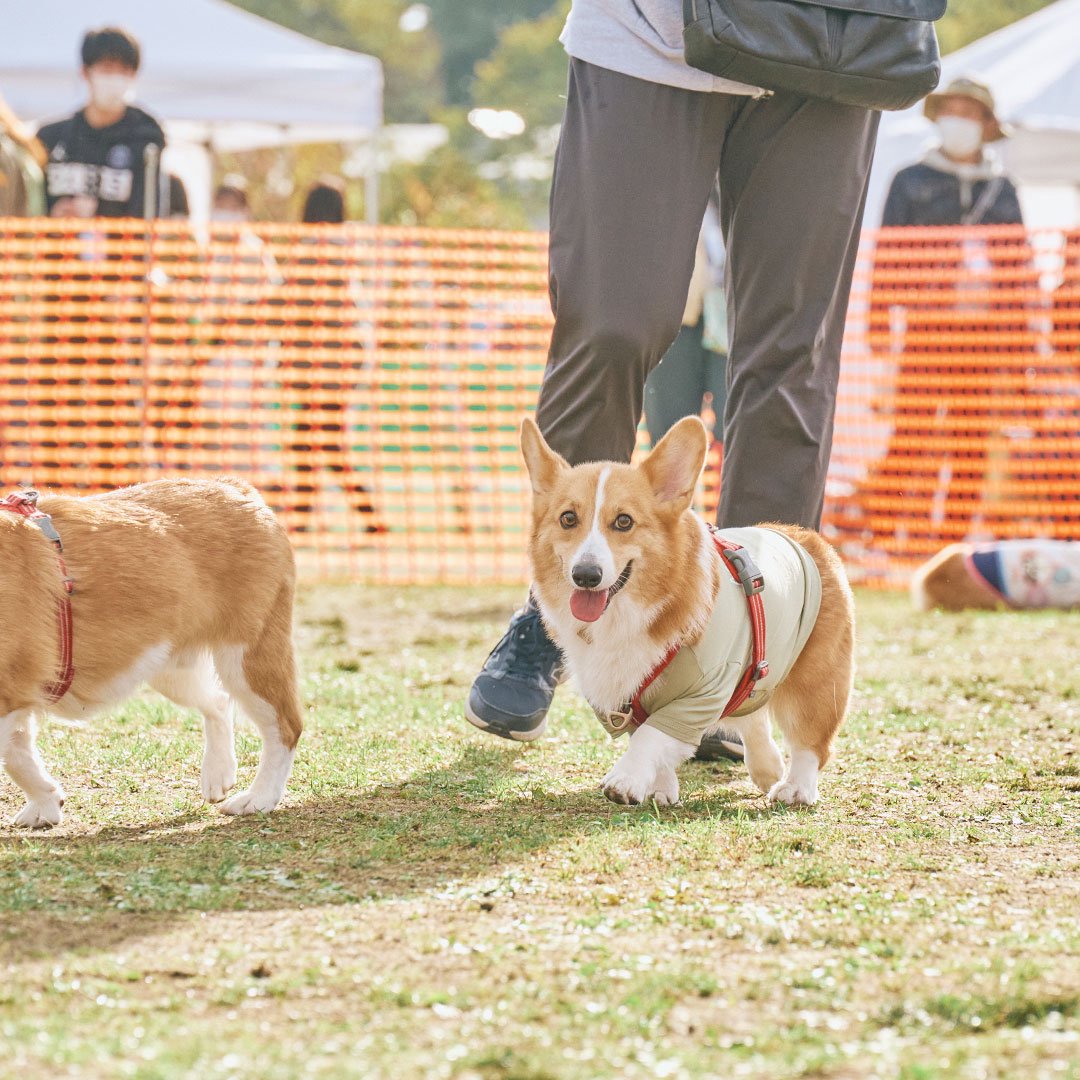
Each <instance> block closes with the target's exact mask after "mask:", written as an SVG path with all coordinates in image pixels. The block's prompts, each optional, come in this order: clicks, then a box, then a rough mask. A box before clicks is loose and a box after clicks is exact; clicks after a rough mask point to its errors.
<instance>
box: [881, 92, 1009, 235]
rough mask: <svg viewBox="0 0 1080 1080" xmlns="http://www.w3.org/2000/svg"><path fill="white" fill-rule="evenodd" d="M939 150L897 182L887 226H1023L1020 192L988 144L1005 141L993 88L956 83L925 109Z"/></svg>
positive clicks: (901, 174) (929, 101) (904, 171)
mask: <svg viewBox="0 0 1080 1080" xmlns="http://www.w3.org/2000/svg"><path fill="white" fill-rule="evenodd" d="M923 112H924V113H925V115H926V117H927V119H929V120H932V121H933V122H934V125H935V127H936V129H937V139H938V141H937V145H936V146H934V147H933V148H932V149H931V150H930V151H929V152H928V153H927V154H926V155H925V156H924V157H923V159H922V161H920V162H918V163H917V164H915V165H909V166H908V167H907V168H906V169H901V170H900V172H898V173H897V174H896V176H895V178H894V179H893V182H892V186H891V187H890V188H889V195H888V198H887V199H886V201H885V211H884V213H883V214H882V219H881V224H882V225H883V226H886V227H889V226H896V225H1021V224H1023V216H1022V214H1021V212H1020V200H1019V199H1018V198H1017V195H1016V187H1015V186H1014V185H1013V183H1012V181H1011V180H1010V179H1009V178H1008V177H1007V176H1006V175H1005V171H1004V169H1003V168H1002V165H1001V162H1000V160H999V159H998V158H997V156H996V155H994V154H993V153H992V152H990V151H988V150H987V149H986V147H987V144H989V143H995V142H998V141H999V140H1000V139H1003V138H1005V129H1004V128H1003V126H1002V124H1001V122H1000V121H999V120H998V118H997V114H996V111H995V109H994V97H993V95H992V94H991V93H990V89H989V87H987V86H985V85H984V84H983V83H981V82H977V81H976V80H975V79H970V78H962V79H954V80H953V81H952V82H951V83H949V85H948V86H946V87H945V89H944V90H941V91H939V92H938V93H935V94H931V95H930V96H929V97H928V98H927V99H926V102H925V104H924V106H923Z"/></svg>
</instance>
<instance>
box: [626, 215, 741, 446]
mask: <svg viewBox="0 0 1080 1080" xmlns="http://www.w3.org/2000/svg"><path fill="white" fill-rule="evenodd" d="M725 262H726V252H725V251H724V238H723V235H722V233H721V230H720V218H719V207H718V206H717V204H716V202H715V200H710V202H709V209H708V211H707V212H706V214H705V219H704V221H703V222H702V224H701V233H700V234H699V236H698V243H697V253H696V257H695V260H694V274H693V276H692V277H691V278H690V290H689V292H688V293H687V296H686V309H685V310H684V311H683V320H682V327H681V328H680V330H679V335H678V337H676V338H675V341H674V342H673V343H672V345H671V348H669V349H668V351H667V352H666V353H665V354H664V359H663V360H662V361H661V362H660V363H659V365H658V366H657V367H655V368H653V370H652V371H651V372H650V373H649V377H648V379H646V381H645V426H646V427H647V428H648V429H649V441H650V443H651V444H652V445H653V446H655V445H656V444H657V443H658V442H659V441H660V440H661V439H662V438H663V437H664V435H665V433H666V432H667V430H668V429H669V428H670V427H671V426H672V424H674V423H676V422H677V421H679V420H681V419H682V418H683V417H684V416H696V415H698V414H699V413H700V412H701V410H702V405H703V403H704V400H705V397H706V395H708V396H709V397H710V398H711V405H710V407H711V409H712V414H713V421H712V437H713V446H714V447H723V445H724V402H725V401H726V400H727V299H726V297H725V296H724V263H725Z"/></svg>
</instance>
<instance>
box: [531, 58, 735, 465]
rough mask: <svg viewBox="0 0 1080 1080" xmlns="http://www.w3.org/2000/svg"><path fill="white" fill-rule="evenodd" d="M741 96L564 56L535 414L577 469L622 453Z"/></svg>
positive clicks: (680, 305)
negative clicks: (543, 359) (566, 76)
mask: <svg viewBox="0 0 1080 1080" xmlns="http://www.w3.org/2000/svg"><path fill="white" fill-rule="evenodd" d="M739 100H740V99H738V98H735V97H732V96H730V95H727V94H709V93H699V92H695V91H692V90H680V89H678V88H676V87H671V86H661V85H659V84H658V83H650V82H645V81H644V80H642V79H635V78H632V77H631V76H629V75H622V74H620V73H618V72H615V71H608V70H606V69H605V68H599V67H595V66H593V65H591V64H585V63H582V62H581V61H578V60H572V61H571V63H570V80H569V90H568V95H567V103H566V115H565V118H564V121H563V127H562V131H561V134H560V136H559V147H558V151H557V153H556V157H555V172H554V176H553V178H552V186H551V241H550V254H549V271H550V284H551V304H552V310H553V311H554V313H555V326H554V329H553V331H552V335H551V349H550V352H549V354H548V365H547V370H546V371H545V373H544V381H543V385H542V386H541V388H540V401H539V404H538V406H537V411H536V420H537V423H538V424H539V425H540V430H541V431H542V432H543V435H544V438H545V439H546V440H547V442H548V444H549V445H550V446H551V447H552V449H554V450H557V451H558V452H559V453H560V454H562V456H563V457H565V458H566V460H567V461H569V462H570V463H571V464H572V465H576V464H579V463H580V462H583V461H598V460H612V461H629V460H630V455H631V453H632V452H633V449H634V442H635V438H636V432H637V425H638V421H639V420H640V418H641V407H642V397H643V388H644V386H645V378H646V376H647V375H648V373H649V371H650V370H651V369H652V368H654V367H655V366H656V365H657V364H658V363H659V362H660V359H661V357H662V356H663V355H664V351H665V350H666V349H667V347H668V346H669V345H670V344H671V343H672V341H673V340H674V339H675V335H676V334H677V333H678V331H679V324H680V321H681V319H682V313H683V310H684V308H685V307H686V294H687V291H688V289H689V286H690V277H691V274H692V273H693V269H694V254H695V251H696V247H697V236H698V232H699V230H700V228H701V220H702V218H703V216H704V214H705V204H706V202H707V201H708V197H709V192H710V190H711V189H712V186H713V184H714V182H715V177H716V169H717V164H718V161H719V156H720V147H721V143H722V142H723V138H724V131H725V129H726V127H727V125H728V123H729V122H730V120H731V117H732V116H733V115H734V113H735V111H736V108H737V106H738V103H739Z"/></svg>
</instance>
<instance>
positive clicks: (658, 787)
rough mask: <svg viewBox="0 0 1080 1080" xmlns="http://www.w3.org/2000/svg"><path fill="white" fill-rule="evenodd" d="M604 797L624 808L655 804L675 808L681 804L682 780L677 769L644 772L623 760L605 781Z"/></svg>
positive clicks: (661, 768)
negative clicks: (680, 787) (680, 783)
mask: <svg viewBox="0 0 1080 1080" xmlns="http://www.w3.org/2000/svg"><path fill="white" fill-rule="evenodd" d="M603 788H604V794H605V795H606V796H607V797H608V798H609V799H610V800H611V801H612V802H616V803H620V804H622V805H623V806H636V805H638V804H639V803H646V802H655V803H656V805H657V806H675V805H676V804H677V803H678V801H679V778H678V777H677V776H676V775H675V770H674V769H669V768H665V767H663V766H661V767H660V768H659V769H656V768H651V769H649V770H647V771H644V772H641V771H638V770H635V769H634V767H633V765H629V766H625V765H624V764H623V761H622V760H621V759H620V760H619V761H617V762H616V763H615V767H614V768H613V769H612V770H611V772H609V773H608V774H607V776H605V777H604V780H603Z"/></svg>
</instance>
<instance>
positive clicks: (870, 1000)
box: [0, 587, 1080, 1080]
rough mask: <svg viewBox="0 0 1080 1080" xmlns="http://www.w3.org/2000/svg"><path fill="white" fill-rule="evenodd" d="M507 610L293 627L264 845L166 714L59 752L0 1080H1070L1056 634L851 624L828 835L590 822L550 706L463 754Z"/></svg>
mask: <svg viewBox="0 0 1080 1080" xmlns="http://www.w3.org/2000/svg"><path fill="white" fill-rule="evenodd" d="M517 599H518V597H517V595H516V594H515V593H514V592H512V591H506V590H476V591H466V590H449V589H446V590H423V591H414V590H372V589H362V588H356V587H342V588H320V589H318V590H312V591H308V592H307V593H305V594H304V596H303V597H302V600H301V606H300V618H299V626H298V641H299V646H300V650H301V655H302V660H303V664H304V669H305V688H304V689H305V698H306V703H307V708H308V717H307V719H308V728H307V732H306V734H305V738H304V741H303V743H302V753H301V755H300V757H299V759H298V763H297V768H296V772H295V775H294V780H293V783H292V785H291V787H290V794H289V797H288V799H287V802H286V804H285V806H283V807H282V809H281V810H279V811H278V812H276V813H275V814H273V815H269V816H266V817H262V818H259V819H248V820H241V821H228V820H224V819H221V818H219V817H218V816H217V815H216V814H215V813H214V812H213V811H212V810H210V809H208V808H206V807H204V806H202V805H201V804H200V802H199V800H198V796H197V776H198V762H199V752H200V742H201V739H200V733H199V727H198V723H197V718H196V717H194V716H193V715H184V716H178V715H176V714H175V712H174V711H173V710H172V709H171V707H170V706H168V705H167V704H166V703H164V702H163V701H161V700H160V699H157V698H155V697H153V696H151V695H147V696H145V697H141V698H138V699H136V700H134V701H132V702H131V703H130V704H129V705H128V706H127V707H126V708H125V709H124V710H123V711H122V712H119V713H117V714H115V715H113V716H111V717H108V718H103V719H102V720H100V721H98V722H95V723H94V724H93V725H86V726H71V725H59V724H53V725H50V726H49V727H48V728H47V730H46V732H45V734H44V736H43V738H42V753H43V755H44V757H45V758H46V761H47V762H48V763H49V765H50V767H52V768H53V771H54V772H55V773H56V774H57V775H58V776H59V777H60V778H61V780H62V782H63V783H64V785H65V787H66V788H67V791H68V796H69V798H68V803H67V808H66V809H67V815H68V816H67V821H66V822H65V824H64V825H63V826H62V827H60V828H59V829H56V830H53V831H52V832H50V833H47V834H34V835H25V834H19V833H16V832H14V831H13V830H10V829H4V830H3V831H2V832H0V970H2V971H3V978H2V979H0V1076H6V1075H11V1076H23V1077H36V1076H43V1075H49V1076H94V1077H97V1076H135V1077H147V1078H149V1077H155V1078H156V1077H162V1078H165V1077H190V1076H199V1077H256V1076H258V1077H260V1078H276V1077H281V1078H292V1077H297V1076H305V1077H307V1076H312V1077H323V1076H325V1077H337V1076H342V1077H352V1076H364V1077H383V1076H385V1077H394V1078H395V1080H398V1078H400V1077H413V1076H416V1077H455V1078H456V1077H470V1078H473V1077H475V1078H495V1077H499V1078H520V1080H525V1078H531V1080H539V1078H560V1080H561V1078H578V1077H580V1078H593V1077H609V1076H610V1077H650V1078H651V1077H656V1076H660V1077H694V1078H697V1077H704V1076H710V1077H711V1076H717V1077H729V1076H730V1077H736V1076H748V1077H760V1078H763V1080H764V1078H769V1080H772V1078H781V1077H796V1076H807V1077H810V1076H812V1077H831V1078H860V1080H861V1078H865V1077H904V1078H908V1080H916V1078H918V1080H923V1078H936V1077H941V1078H952V1077H979V1078H981V1077H1016V1078H1018V1080H1019V1078H1024V1080H1027V1078H1039V1077H1080V960H1078V952H1080V807H1078V798H1080V738H1078V734H1080V673H1078V671H1080V665H1078V664H1077V662H1076V657H1077V655H1080V621H1078V620H1077V619H1076V617H1075V615H1071V616H1070V615H1065V614H1041V615H1039V614H1036V615H1017V614H970V615H960V616H942V615H934V616H915V615H913V614H911V613H910V611H909V609H908V607H907V604H906V600H905V598H903V597H898V596H881V595H874V594H869V593H866V594H862V595H860V597H859V615H860V628H861V629H860V639H861V640H860V653H859V662H860V674H859V679H858V688H857V694H856V699H855V703H854V707H853V711H852V715H851V718H850V720H849V722H848V724H847V726H846V728H845V730H844V732H843V734H842V736H841V738H840V740H839V744H838V751H837V757H836V759H835V761H834V762H833V763H832V764H831V765H830V766H829V769H828V770H827V771H826V773H825V774H824V776H823V779H822V802H821V803H820V804H819V806H818V807H816V808H815V809H813V810H811V811H804V812H791V811H785V810H782V809H777V810H773V809H768V808H766V807H765V805H764V803H763V801H762V799H761V798H760V797H759V796H758V795H757V793H756V791H755V790H754V789H753V788H752V787H751V785H750V784H749V782H748V781H747V779H746V777H745V773H744V770H743V769H742V768H741V767H739V766H735V765H730V766H729V765H691V766H688V767H687V770H686V773H685V782H684V799H683V805H682V806H680V807H677V808H673V809H671V810H663V811H657V810H656V809H655V808H642V809H635V810H628V809H626V808H623V807H615V806H613V805H611V804H609V803H607V802H606V801H605V800H604V799H603V798H602V796H601V795H600V794H599V790H598V780H599V777H600V776H601V775H602V774H603V771H604V769H605V767H606V763H607V762H608V761H609V760H610V759H611V756H612V754H613V749H612V747H611V745H610V742H609V741H608V739H607V736H606V735H604V733H603V732H602V731H601V730H600V729H599V727H598V726H597V725H596V724H595V722H594V721H593V720H592V719H591V717H590V715H589V713H588V711H587V710H586V709H585V708H584V707H583V705H582V704H581V702H580V701H579V700H578V699H577V698H576V697H575V696H574V695H573V693H572V692H571V691H570V690H568V689H564V690H561V691H560V693H559V695H558V698H557V702H556V708H555V715H554V717H553V723H552V725H551V730H552V735H551V737H550V738H548V739H546V740H545V741H544V742H542V743H540V744H534V745H531V746H517V745H511V744H504V743H501V742H499V741H497V740H492V739H490V738H489V737H485V736H484V735H482V734H480V733H478V732H475V731H474V730H473V729H472V728H471V727H469V725H468V724H466V723H465V722H464V720H463V719H462V716H461V707H460V702H461V698H462V695H463V693H464V691H465V688H466V687H467V685H468V683H469V681H470V680H471V678H472V675H473V673H474V671H475V668H476V666H477V665H478V664H479V663H480V662H481V661H482V659H483V657H484V655H485V654H486V652H487V650H488V649H489V648H490V647H491V645H492V644H493V643H494V641H495V640H496V639H497V637H498V635H499V634H500V633H501V632H502V628H503V624H504V622H505V617H506V615H507V614H508V612H509V611H510V609H511V607H512V606H513V605H514V603H515V602H516V601H517ZM256 754H257V743H256V741H255V739H254V737H253V736H252V735H250V734H247V733H245V734H244V735H243V736H242V740H241V772H242V777H241V779H242V781H243V778H244V777H245V776H249V775H250V773H251V771H252V769H253V766H254V760H255V757H256ZM18 806H19V800H18V798H17V793H16V792H15V790H14V788H13V786H12V785H11V784H10V782H9V781H7V779H6V778H4V780H3V781H2V783H0V813H2V814H3V816H4V817H5V818H8V817H10V816H11V815H12V814H13V813H14V812H15V811H16V810H17V809H18Z"/></svg>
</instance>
